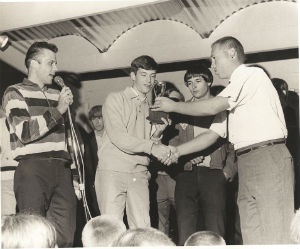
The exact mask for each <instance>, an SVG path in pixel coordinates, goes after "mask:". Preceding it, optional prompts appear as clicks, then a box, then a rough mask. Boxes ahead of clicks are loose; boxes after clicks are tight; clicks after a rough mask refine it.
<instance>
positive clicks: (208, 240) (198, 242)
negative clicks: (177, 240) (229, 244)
mask: <svg viewBox="0 0 300 249" xmlns="http://www.w3.org/2000/svg"><path fill="white" fill-rule="evenodd" d="M214 245H215V246H221V245H226V243H225V241H224V239H223V238H222V237H221V236H220V235H219V234H217V233H215V232H212V231H200V232H196V233H193V234H192V235H191V236H190V237H188V239H187V240H186V241H185V243H184V246H214Z"/></svg>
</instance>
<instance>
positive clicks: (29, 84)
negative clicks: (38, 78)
mask: <svg viewBox="0 0 300 249" xmlns="http://www.w3.org/2000/svg"><path fill="white" fill-rule="evenodd" d="M23 83H24V84H26V85H28V86H35V87H38V88H39V89H42V90H44V91H46V90H47V89H48V87H47V85H44V87H43V88H41V87H40V86H39V85H38V84H36V83H34V82H32V81H31V80H29V79H28V78H24V79H23Z"/></svg>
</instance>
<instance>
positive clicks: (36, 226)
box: [1, 213, 57, 248]
mask: <svg viewBox="0 0 300 249" xmlns="http://www.w3.org/2000/svg"><path fill="white" fill-rule="evenodd" d="M1 241H2V242H1V245H2V248H54V247H57V244H56V231H55V228H54V226H53V225H52V223H51V222H50V221H48V220H47V219H46V218H44V217H42V216H40V215H37V214H26V213H20V214H16V215H9V216H3V217H2V221H1Z"/></svg>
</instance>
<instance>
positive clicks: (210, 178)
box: [175, 65, 237, 245]
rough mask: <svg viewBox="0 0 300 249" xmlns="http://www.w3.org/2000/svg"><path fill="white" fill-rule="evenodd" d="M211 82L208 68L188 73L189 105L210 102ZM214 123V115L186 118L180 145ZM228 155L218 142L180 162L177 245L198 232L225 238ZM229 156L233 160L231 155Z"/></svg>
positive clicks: (222, 142)
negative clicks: (205, 231)
mask: <svg viewBox="0 0 300 249" xmlns="http://www.w3.org/2000/svg"><path fill="white" fill-rule="evenodd" d="M212 82H213V76H212V73H211V72H210V70H209V69H208V68H207V67H204V66H202V65H197V66H194V67H191V68H190V69H188V70H187V72H186V73H185V75H184V83H185V85H186V86H187V87H188V88H189V90H190V92H191V94H192V96H193V97H192V99H191V100H190V102H198V101H201V100H203V99H210V98H212V96H211V94H210V86H211V84H212ZM213 119H214V116H213V115H212V116H208V117H197V118H196V117H191V116H188V117H187V116H185V119H184V120H185V121H182V123H180V125H179V127H178V130H179V139H178V140H179V143H180V144H182V143H184V142H187V141H189V140H192V139H194V137H196V136H198V135H199V134H201V133H203V132H205V131H206V130H207V129H208V128H209V126H210V124H211V123H212V122H213ZM227 155H229V154H228V153H227V144H226V140H225V139H219V140H218V141H217V142H216V143H215V144H213V145H212V146H210V147H209V148H207V149H206V150H204V151H202V152H200V153H196V154H195V153H194V154H191V155H188V156H186V157H183V158H181V160H179V162H178V164H179V165H180V169H181V170H180V171H179V173H178V175H177V177H176V188H175V203H176V214H177V222H178V234H179V245H183V244H184V242H185V241H186V239H187V238H188V237H189V236H190V235H191V234H193V233H195V232H197V231H199V230H211V231H214V232H216V233H218V234H220V235H222V236H224V235H225V226H226V222H225V221H226V187H227V186H226V182H227V180H229V179H232V178H233V177H234V175H235V174H236V172H237V168H236V167H235V166H236V165H235V164H228V165H225V162H226V159H227ZM230 155H231V156H233V157H234V154H232V153H231V154H230ZM233 160H234V159H233ZM233 160H232V161H233Z"/></svg>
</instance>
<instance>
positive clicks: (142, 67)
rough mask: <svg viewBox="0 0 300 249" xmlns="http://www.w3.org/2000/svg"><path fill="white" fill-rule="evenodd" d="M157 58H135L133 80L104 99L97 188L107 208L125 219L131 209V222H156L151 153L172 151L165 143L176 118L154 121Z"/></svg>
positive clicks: (139, 224) (137, 224)
mask: <svg viewBox="0 0 300 249" xmlns="http://www.w3.org/2000/svg"><path fill="white" fill-rule="evenodd" d="M156 70H157V63H156V62H155V60H154V59H153V58H151V57H150V56H146V55H143V56H140V57H138V58H136V59H134V60H133V61H132V63H131V72H130V78H131V81H132V86H131V87H127V88H126V89H125V90H123V91H121V92H117V93H116V92H115V93H111V94H109V95H108V96H107V99H106V101H105V103H104V105H103V120H104V126H105V131H104V134H103V144H102V146H101V148H100V150H99V166H98V168H97V171H96V177H95V189H96V194H97V201H98V205H99V208H100V212H101V214H111V215H114V216H115V217H117V218H118V219H120V220H123V215H124V210H125V209H126V215H127V221H128V225H129V227H130V228H136V227H150V216H149V208H150V207H149V189H148V180H149V178H150V173H149V171H148V168H147V167H148V165H149V161H150V157H149V156H151V155H152V156H154V157H156V158H157V159H159V160H162V159H163V158H165V157H166V156H168V155H169V154H170V153H171V152H170V149H169V148H168V147H167V146H164V145H162V144H161V143H160V139H161V137H162V132H163V130H164V129H165V128H166V127H167V125H169V124H170V120H169V119H168V118H161V120H160V121H162V122H160V124H157V123H155V122H153V120H152V119H151V118H150V119H151V122H150V121H149V119H147V117H148V116H149V106H150V104H151V103H149V102H148V98H147V95H148V94H149V93H150V91H151V89H152V87H153V86H154V84H155V82H156V81H155V78H156Z"/></svg>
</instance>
